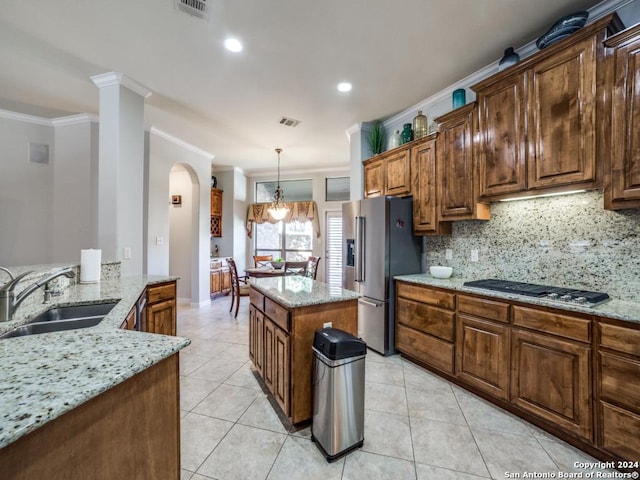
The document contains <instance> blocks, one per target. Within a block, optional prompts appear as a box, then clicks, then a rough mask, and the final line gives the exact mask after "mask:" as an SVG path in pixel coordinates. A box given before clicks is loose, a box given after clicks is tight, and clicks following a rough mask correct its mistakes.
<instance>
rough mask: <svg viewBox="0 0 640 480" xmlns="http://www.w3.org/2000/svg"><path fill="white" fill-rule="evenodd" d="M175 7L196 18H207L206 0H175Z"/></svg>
mask: <svg viewBox="0 0 640 480" xmlns="http://www.w3.org/2000/svg"><path fill="white" fill-rule="evenodd" d="M176 5H177V7H178V8H179V9H180V10H182V11H183V12H186V13H188V14H189V15H193V16H194V17H198V18H207V16H208V10H207V0H176Z"/></svg>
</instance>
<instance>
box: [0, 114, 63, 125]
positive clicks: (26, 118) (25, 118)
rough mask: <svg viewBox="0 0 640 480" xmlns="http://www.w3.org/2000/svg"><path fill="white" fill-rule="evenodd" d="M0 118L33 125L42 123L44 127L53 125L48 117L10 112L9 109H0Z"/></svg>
mask: <svg viewBox="0 0 640 480" xmlns="http://www.w3.org/2000/svg"><path fill="white" fill-rule="evenodd" d="M0 118H6V119H7V120H16V121H18V122H25V123H33V124H35V125H44V126H46V127H51V126H53V124H52V123H51V120H50V119H49V118H44V117H38V116H36V115H27V114H26V113H18V112H12V111H10V110H0Z"/></svg>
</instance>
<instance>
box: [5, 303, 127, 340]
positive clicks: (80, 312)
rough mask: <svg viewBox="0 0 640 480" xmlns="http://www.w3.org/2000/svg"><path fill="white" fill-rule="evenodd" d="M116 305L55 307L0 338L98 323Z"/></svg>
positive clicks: (99, 304) (59, 330)
mask: <svg viewBox="0 0 640 480" xmlns="http://www.w3.org/2000/svg"><path fill="white" fill-rule="evenodd" d="M115 306H116V303H98V304H94V305H70V306H67V307H56V308H52V309H50V310H47V311H46V312H42V313H41V314H40V315H38V316H36V317H34V318H33V319H32V320H31V321H29V323H27V324H26V325H22V326H20V327H18V328H14V329H13V330H10V331H9V332H7V333H4V334H2V335H0V338H12V337H22V336H24V335H36V334H38V333H48V332H61V331H63V330H75V329H78V328H88V327H94V326H96V325H98V324H99V323H100V322H101V321H102V319H103V318H104V317H105V316H106V315H107V314H108V313H109V312H110V311H111V310H112V309H113V307H115Z"/></svg>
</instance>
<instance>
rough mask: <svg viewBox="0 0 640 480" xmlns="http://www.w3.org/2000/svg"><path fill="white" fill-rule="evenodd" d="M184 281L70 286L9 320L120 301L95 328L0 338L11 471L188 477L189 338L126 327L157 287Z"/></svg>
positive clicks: (2, 461) (5, 462)
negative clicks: (183, 421)
mask: <svg viewBox="0 0 640 480" xmlns="http://www.w3.org/2000/svg"><path fill="white" fill-rule="evenodd" d="M175 280H176V277H162V276H132V277H122V278H119V277H117V278H109V279H106V280H105V279H103V281H102V282H100V283H97V284H86V285H81V284H77V285H71V286H70V287H69V288H68V289H67V290H65V292H64V294H63V295H61V296H59V297H54V299H53V301H52V303H51V304H48V305H42V304H41V303H39V302H40V301H41V300H39V302H38V303H33V304H31V305H24V306H21V307H19V308H18V310H17V311H16V315H15V319H14V320H13V321H10V322H4V323H2V324H0V333H3V332H5V331H8V330H11V329H13V328H15V327H17V326H19V325H21V324H24V323H26V322H27V321H28V320H29V319H30V318H32V317H33V316H35V315H37V314H38V313H41V312H42V311H44V310H47V309H50V308H52V307H54V306H65V305H75V304H92V303H106V302H117V304H116V306H115V307H114V308H113V310H111V311H110V312H109V313H108V314H107V315H106V316H105V317H104V319H103V320H102V321H101V322H100V323H99V324H98V325H96V326H94V327H89V328H83V329H78V330H69V331H61V332H52V333H46V334H39V335H27V336H23V337H15V338H5V339H0V471H2V472H3V473H2V475H3V476H4V477H6V478H12V479H20V478H53V479H55V478H144V477H145V476H146V478H178V477H179V471H180V469H179V467H180V430H179V422H180V418H179V376H178V352H179V350H180V349H182V348H184V347H186V346H187V345H188V344H189V343H190V341H189V340H188V339H185V338H179V337H174V336H167V335H157V334H151V333H145V332H139V331H131V330H124V329H121V328H120V327H121V326H122V324H123V322H124V320H125V319H126V318H127V317H128V316H129V315H130V314H131V312H132V310H135V307H136V303H137V301H138V299H139V298H140V296H141V294H143V293H144V292H145V290H146V289H147V288H148V287H151V286H153V285H169V284H171V283H172V282H173V283H174V284H175ZM39 298H41V297H39ZM25 303H26V302H25Z"/></svg>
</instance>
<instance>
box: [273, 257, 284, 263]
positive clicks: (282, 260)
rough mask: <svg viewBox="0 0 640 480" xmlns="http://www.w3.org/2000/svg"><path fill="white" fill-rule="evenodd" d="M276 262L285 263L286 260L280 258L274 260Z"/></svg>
mask: <svg viewBox="0 0 640 480" xmlns="http://www.w3.org/2000/svg"><path fill="white" fill-rule="evenodd" d="M274 262H284V258H281V257H278V258H276V259H275V260H274Z"/></svg>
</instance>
